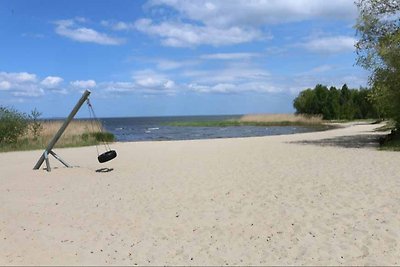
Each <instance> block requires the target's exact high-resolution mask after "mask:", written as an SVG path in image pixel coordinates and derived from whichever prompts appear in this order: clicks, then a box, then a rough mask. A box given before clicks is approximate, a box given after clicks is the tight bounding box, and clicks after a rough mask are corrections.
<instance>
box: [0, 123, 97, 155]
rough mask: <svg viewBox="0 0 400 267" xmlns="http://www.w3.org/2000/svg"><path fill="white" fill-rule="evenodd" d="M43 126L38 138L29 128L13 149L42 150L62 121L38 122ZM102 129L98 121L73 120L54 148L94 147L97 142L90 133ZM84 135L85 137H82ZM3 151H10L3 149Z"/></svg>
mask: <svg viewBox="0 0 400 267" xmlns="http://www.w3.org/2000/svg"><path fill="white" fill-rule="evenodd" d="M40 123H41V125H42V126H43V128H42V130H41V131H40V132H39V135H38V136H36V137H35V136H34V134H33V131H32V129H31V127H29V130H28V131H27V133H26V134H25V135H24V136H22V137H21V138H20V142H19V144H18V145H17V146H16V147H15V148H14V149H17V150H29V149H39V148H44V147H45V146H46V145H47V144H48V143H49V142H50V140H51V139H52V138H53V136H54V135H55V134H56V133H57V131H58V130H59V129H60V128H61V126H62V124H63V123H64V121H61V120H60V121H58V120H49V121H40ZM103 130H104V128H103V126H102V125H101V123H100V122H98V121H91V120H73V121H71V123H70V124H69V125H68V127H67V128H66V130H65V131H64V133H63V134H62V136H61V138H60V139H59V140H58V142H57V144H56V145H55V147H56V148H57V147H58V148H59V147H75V146H85V145H95V144H97V143H98V142H97V141H96V138H95V137H94V136H92V135H90V134H91V133H96V132H101V131H103ZM85 134H86V137H83V136H84V135H85ZM3 150H5V151H7V150H12V149H9V148H3Z"/></svg>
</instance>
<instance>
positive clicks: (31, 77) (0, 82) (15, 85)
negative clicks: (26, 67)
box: [0, 72, 44, 97]
mask: <svg viewBox="0 0 400 267" xmlns="http://www.w3.org/2000/svg"><path fill="white" fill-rule="evenodd" d="M0 89H2V90H7V91H8V92H10V93H11V94H12V95H14V96H28V97H35V96H40V95H43V94H44V91H43V89H42V88H40V86H39V84H38V81H37V77H36V75H35V74H32V73H28V72H0Z"/></svg>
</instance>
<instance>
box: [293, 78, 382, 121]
mask: <svg viewBox="0 0 400 267" xmlns="http://www.w3.org/2000/svg"><path fill="white" fill-rule="evenodd" d="M370 93H371V90H370V89H365V88H361V89H360V90H356V89H349V88H348V87H347V85H346V84H344V85H343V86H342V88H341V89H337V88H336V87H334V86H332V87H330V88H329V89H328V87H327V86H325V85H321V84H318V85H316V86H315V88H314V89H306V90H304V91H302V92H300V94H299V96H297V97H296V98H295V99H294V101H293V106H294V108H295V109H296V113H298V114H308V115H322V117H323V119H325V120H353V119H366V118H377V117H379V113H378V110H377V109H376V108H375V107H374V105H373V104H372V102H371V101H370V100H369V94H370Z"/></svg>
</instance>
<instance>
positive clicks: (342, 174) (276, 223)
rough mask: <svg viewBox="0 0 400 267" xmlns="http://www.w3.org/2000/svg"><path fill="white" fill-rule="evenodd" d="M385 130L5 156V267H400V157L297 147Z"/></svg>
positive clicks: (0, 178) (1, 219) (0, 212)
mask: <svg viewBox="0 0 400 267" xmlns="http://www.w3.org/2000/svg"><path fill="white" fill-rule="evenodd" d="M378 126H379V125H354V126H350V127H346V128H339V129H335V130H329V131H324V132H310V133H302V134H294V135H279V136H266V137H250V138H247V137H246V138H229V139H203V140H191V141H174V142H170V141H155V142H123V143H121V142H119V143H118V142H117V143H114V144H113V145H112V148H113V149H115V150H116V151H117V153H118V157H117V158H116V159H114V160H112V161H110V162H108V163H105V164H99V163H98V162H97V156H96V149H95V147H79V148H63V149H57V151H56V152H57V153H58V154H59V155H60V156H61V157H62V158H63V159H64V160H66V161H67V162H68V163H70V164H72V165H73V166H77V165H79V166H80V167H76V168H72V169H67V168H64V167H62V166H61V164H58V162H57V161H55V160H53V159H51V163H50V164H51V166H52V168H53V169H52V172H50V173H48V172H46V171H45V170H38V171H33V170H32V167H33V165H34V163H35V162H36V160H37V158H38V157H39V156H40V152H41V151H38V150H36V151H21V152H9V153H0V161H1V162H4V163H5V164H2V165H1V166H0V173H1V175H0V192H2V194H0V201H1V203H2V206H1V207H0V229H1V231H0V248H1V250H0V265H135V264H137V265H398V264H400V256H399V255H400V243H399V238H398V237H399V236H400V230H399V227H398V225H397V224H398V223H397V222H398V221H399V219H400V217H399V216H400V215H399V210H400V199H399V195H400V186H399V183H398V174H399V173H400V166H399V164H398V162H399V160H400V154H398V153H393V152H386V151H377V150H376V149H374V148H371V147H366V148H346V147H340V146H322V145H320V144H317V145H316V144H314V143H312V144H302V143H297V142H301V141H318V140H326V139H332V138H341V137H343V136H353V137H357V138H359V137H363V136H369V135H379V134H383V133H376V132H372V130H373V129H374V128H376V127H378ZM99 168H109V169H113V170H112V171H109V172H105V173H101V172H96V170H98V169H99Z"/></svg>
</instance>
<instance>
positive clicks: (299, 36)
mask: <svg viewBox="0 0 400 267" xmlns="http://www.w3.org/2000/svg"><path fill="white" fill-rule="evenodd" d="M356 19H357V9H356V7H355V5H354V4H353V1H352V0H335V1H325V0H229V1H227V0H221V1H217V0H204V1H203V0H186V1H185V0H148V1H144V0H143V1H142V0H135V1H133V0H113V1H111V0H109V1H105V0H85V1H83V0H79V1H77V0H58V1H50V0H48V1H45V0H1V1H0V106H6V107H13V108H15V109H18V110H20V111H22V112H27V113H29V112H30V111H31V110H33V109H34V108H37V109H38V110H39V111H40V112H42V113H43V115H42V116H43V117H44V118H51V117H66V116H67V115H68V114H69V112H70V110H71V109H72V107H73V106H74V105H75V103H76V102H77V100H78V99H79V98H80V96H81V94H82V92H83V91H84V90H85V89H89V90H90V91H91V92H92V93H91V96H90V99H91V102H92V104H93V107H94V109H95V112H96V114H97V116H99V117H124V116H132V117H136V116H171V115H212V114H248V113H291V112H294V109H293V105H292V103H293V99H294V98H295V97H296V96H297V95H298V93H299V92H300V91H302V90H304V89H306V88H313V87H314V86H315V85H316V84H324V85H327V86H337V87H341V86H342V85H343V84H344V83H346V84H347V85H348V86H349V87H350V88H359V87H360V86H366V85H367V80H368V73H367V72H366V71H364V70H363V69H361V68H360V67H358V66H356V65H355V61H356V54H355V48H354V43H355V42H356V32H355V30H354V24H355V22H356ZM88 116H89V113H88V110H87V108H82V110H81V111H80V112H79V114H78V117H88Z"/></svg>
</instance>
